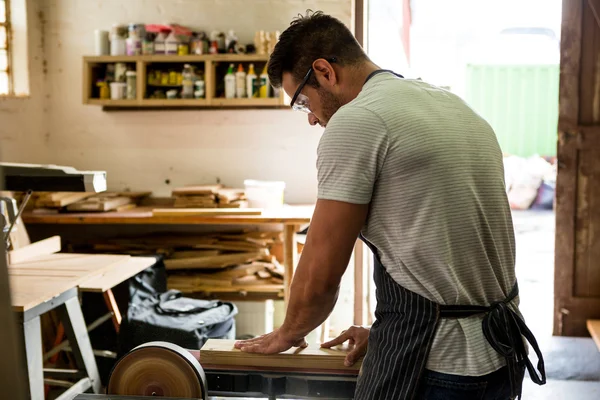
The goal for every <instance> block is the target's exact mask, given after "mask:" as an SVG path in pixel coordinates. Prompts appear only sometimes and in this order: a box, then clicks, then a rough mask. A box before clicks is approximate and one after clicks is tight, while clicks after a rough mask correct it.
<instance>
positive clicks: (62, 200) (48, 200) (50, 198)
mask: <svg viewBox="0 0 600 400" xmlns="http://www.w3.org/2000/svg"><path fill="white" fill-rule="evenodd" d="M94 194H95V193H87V192H83V193H79V192H55V193H47V194H43V195H42V196H40V197H38V198H37V200H36V201H35V205H36V206H38V207H51V208H61V207H65V206H68V205H69V204H72V203H75V202H77V201H80V200H83V199H85V198H87V197H90V196H93V195H94Z"/></svg>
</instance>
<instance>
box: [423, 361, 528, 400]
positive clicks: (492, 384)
mask: <svg viewBox="0 0 600 400" xmlns="http://www.w3.org/2000/svg"><path fill="white" fill-rule="evenodd" d="M524 369H525V368H524V367H523V373H524V372H525V370H524ZM521 376H523V375H521ZM521 382H522V379H521V380H520V381H519V384H520V383H521ZM416 399H418V400H459V399H460V400H511V399H512V398H511V397H510V382H509V380H508V369H507V367H503V368H500V369H499V370H497V371H495V372H492V373H491V374H487V375H483V376H461V375H448V374H442V373H440V372H434V371H429V370H425V371H424V372H423V376H422V377H421V384H420V385H419V390H418V393H417V396H416Z"/></svg>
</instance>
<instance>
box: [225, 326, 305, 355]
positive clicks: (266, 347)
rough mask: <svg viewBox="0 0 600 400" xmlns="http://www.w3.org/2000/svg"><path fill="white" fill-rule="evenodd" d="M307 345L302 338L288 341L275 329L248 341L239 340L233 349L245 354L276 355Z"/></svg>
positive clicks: (288, 339)
mask: <svg viewBox="0 0 600 400" xmlns="http://www.w3.org/2000/svg"><path fill="white" fill-rule="evenodd" d="M306 346H308V343H306V340H304V338H302V339H290V338H286V337H285V335H284V334H283V333H282V332H281V331H280V330H279V329H276V330H274V331H273V332H271V333H267V334H266V335H262V336H259V337H257V338H254V339H249V340H239V341H237V342H235V348H236V349H240V350H241V351H243V352H246V353H262V354H276V353H281V352H283V351H286V350H288V349H290V348H292V347H302V348H304V347H306Z"/></svg>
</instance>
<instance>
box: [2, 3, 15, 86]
mask: <svg viewBox="0 0 600 400" xmlns="http://www.w3.org/2000/svg"><path fill="white" fill-rule="evenodd" d="M4 6H5V21H4V22H0V27H4V29H6V48H5V49H4V50H6V71H4V70H0V72H6V75H7V76H8V92H7V93H0V96H11V95H13V94H14V85H13V78H12V71H11V65H12V49H11V42H12V26H11V23H10V0H4Z"/></svg>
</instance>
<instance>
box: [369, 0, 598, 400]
mask: <svg viewBox="0 0 600 400" xmlns="http://www.w3.org/2000/svg"><path fill="white" fill-rule="evenodd" d="M366 10H367V14H368V17H367V21H368V23H367V29H366V32H367V34H366V41H365V42H366V48H367V51H368V54H369V56H370V57H371V59H372V60H373V61H374V62H375V63H376V64H378V65H379V66H380V67H382V68H386V69H393V70H394V71H396V72H399V73H401V74H402V75H404V76H405V77H407V78H411V79H423V80H425V81H427V82H429V83H432V84H434V85H436V86H439V87H442V88H444V89H447V90H449V91H452V92H454V93H456V94H457V95H459V96H461V97H462V98H463V99H464V100H465V101H466V102H467V103H469V105H470V106H471V107H473V108H474V109H475V111H477V112H478V113H479V114H480V115H482V116H483V117H484V118H485V119H486V120H487V121H488V122H489V123H490V125H491V126H492V127H493V128H494V131H495V132H496V135H497V138H498V142H499V144H500V146H501V148H502V150H503V152H504V155H505V158H504V160H505V181H506V190H507V195H508V199H509V202H510V204H511V208H512V209H513V213H512V214H513V224H514V230H515V238H516V273H517V279H518V282H519V287H520V308H521V311H522V313H523V315H524V318H525V320H526V322H527V324H528V326H529V327H530V329H531V330H532V331H533V333H534V334H535V336H536V338H537V339H538V341H539V342H540V346H541V347H542V350H543V353H544V356H545V359H546V370H547V374H548V378H549V383H548V384H547V385H545V386H544V387H542V388H538V387H537V386H535V387H533V386H532V384H530V383H529V384H528V385H526V391H529V393H527V394H531V397H528V398H544V399H554V398H556V399H560V398H578V399H587V398H590V399H591V398H598V396H600V384H599V383H597V381H600V355H599V354H598V352H597V349H596V347H595V346H594V344H593V342H592V341H591V340H590V339H589V338H558V337H553V336H552V334H553V329H554V321H553V318H554V276H555V273H554V252H555V208H556V203H555V188H556V175H557V159H556V156H557V138H558V114H559V77H560V43H561V23H562V20H561V17H562V0H505V1H497V0H453V1H447V0H402V1H391V0H371V1H369V2H368V3H367V6H366ZM371 308H373V305H372V307H371ZM531 358H532V361H533V362H534V363H535V357H533V356H532V357H531ZM590 381H592V382H593V386H585V385H586V384H587V383H590V384H592V382H590ZM594 381H596V382H594ZM580 385H584V386H585V387H583V386H580ZM580 388H582V389H580ZM571 391H575V392H576V393H577V395H575V396H574V397H573V393H571ZM567 393H570V394H567ZM580 393H581V395H580ZM587 396H591V397H587Z"/></svg>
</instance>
